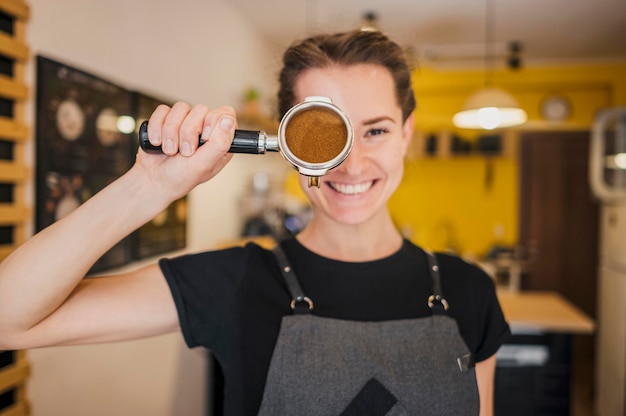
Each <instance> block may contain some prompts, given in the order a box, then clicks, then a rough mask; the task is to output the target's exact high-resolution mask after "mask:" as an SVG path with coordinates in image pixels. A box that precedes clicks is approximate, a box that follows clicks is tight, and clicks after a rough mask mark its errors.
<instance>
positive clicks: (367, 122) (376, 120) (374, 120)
mask: <svg viewBox="0 0 626 416" xmlns="http://www.w3.org/2000/svg"><path fill="white" fill-rule="evenodd" d="M386 120H388V121H391V122H393V123H395V120H394V119H393V118H391V117H389V116H380V117H374V118H370V119H368V120H364V121H363V125H364V126H369V125H371V124H376V123H379V122H381V121H386Z"/></svg>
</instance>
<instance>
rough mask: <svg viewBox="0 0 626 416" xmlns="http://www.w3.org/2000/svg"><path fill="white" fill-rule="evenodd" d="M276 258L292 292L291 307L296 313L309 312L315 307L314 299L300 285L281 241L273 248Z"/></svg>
mask: <svg viewBox="0 0 626 416" xmlns="http://www.w3.org/2000/svg"><path fill="white" fill-rule="evenodd" d="M272 252H273V253H274V256H275V257H276V260H277V261H278V266H279V267H280V272H281V273H282V275H283V278H284V279H285V282H286V283H287V289H288V290H289V293H290V294H291V303H290V306H291V309H292V310H293V313H294V314H298V315H299V314H307V313H310V312H311V310H312V309H313V301H312V300H311V299H310V298H308V297H307V296H305V295H304V291H303V290H302V287H300V283H299V282H298V278H297V277H296V274H295V273H294V271H293V268H292V267H291V264H289V260H288V259H287V255H286V254H285V252H284V251H283V249H282V248H281V247H280V243H278V244H276V247H274V249H273V250H272Z"/></svg>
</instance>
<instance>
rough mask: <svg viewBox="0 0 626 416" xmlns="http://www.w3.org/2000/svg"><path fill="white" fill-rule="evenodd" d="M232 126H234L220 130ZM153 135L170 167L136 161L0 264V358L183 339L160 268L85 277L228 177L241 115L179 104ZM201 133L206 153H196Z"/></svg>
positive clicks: (163, 115) (157, 116) (156, 121)
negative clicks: (144, 229)
mask: <svg viewBox="0 0 626 416" xmlns="http://www.w3.org/2000/svg"><path fill="white" fill-rule="evenodd" d="M226 118H227V119H228V120H230V121H232V122H231V123H226V124H227V125H226V126H225V127H226V128H225V129H224V128H220V122H221V121H223V120H225V119H226ZM149 126H150V129H151V132H152V133H151V134H153V135H154V136H155V140H157V143H155V144H160V141H161V137H163V138H165V139H168V140H167V141H168V142H169V144H168V146H167V153H168V154H169V155H170V156H171V157H168V156H164V155H147V154H145V153H143V152H141V151H139V152H138V154H137V161H136V163H135V165H134V166H133V167H132V168H131V169H130V171H128V172H127V173H126V174H124V175H123V176H122V177H121V178H120V179H118V180H117V181H115V182H114V183H113V184H111V185H109V186H108V187H106V188H105V189H103V190H102V191H101V192H99V193H98V194H97V195H95V196H94V197H92V198H91V199H90V200H88V201H87V202H86V203H84V204H83V205H81V206H80V207H79V208H78V209H77V210H75V211H74V212H72V213H71V214H70V215H68V216H67V217H65V218H63V219H62V220H60V221H58V222H56V223H54V224H53V225H51V226H50V227H48V228H47V229H45V230H43V231H42V232H40V233H39V234H37V235H36V236H34V237H33V238H32V239H30V240H29V241H27V242H26V243H25V244H23V245H22V246H21V247H20V248H18V249H17V250H15V251H14V252H13V253H12V254H11V255H10V256H9V257H8V258H7V259H6V260H5V261H4V262H3V263H2V264H0V349H22V348H31V347H36V346H43V345H53V344H66V343H89V342H103V341H113V340H122V339H130V338H137V337H139V336H148V335H155V334H158V333H163V332H166V331H171V330H175V329H176V327H177V316H176V311H175V309H174V305H173V301H172V299H171V296H170V295H169V289H168V288H167V285H166V283H165V281H164V279H163V276H162V274H161V271H160V270H159V268H158V266H156V265H153V266H150V267H147V268H144V269H142V270H138V271H135V272H132V273H128V274H126V275H124V276H119V277H110V278H97V279H88V280H83V277H84V276H85V274H86V273H87V272H88V270H89V269H90V268H91V266H92V265H93V264H94V263H95V262H96V260H97V259H98V258H100V257H101V256H102V255H103V254H104V253H105V252H106V251H107V250H108V249H109V248H111V247H112V246H113V245H115V244H116V243H117V242H118V241H120V240H121V239H122V238H124V237H125V236H126V235H128V234H129V233H131V232H132V231H134V230H135V229H137V228H138V227H140V226H141V225H143V224H144V223H146V222H147V221H149V220H150V219H151V218H153V217H154V216H156V215H157V214H158V213H159V212H161V211H162V210H163V209H165V208H166V207H167V206H168V205H169V204H170V203H171V202H172V201H174V200H176V199H178V198H179V197H181V196H183V195H185V194H186V193H187V192H189V191H190V190H191V189H193V187H195V186H196V185H197V184H198V183H201V182H204V181H206V180H208V179H210V178H211V177H213V176H214V175H215V174H217V172H219V170H221V168H222V167H223V166H224V165H225V164H226V162H227V161H228V160H229V159H230V155H228V154H227V151H228V148H229V146H230V141H231V140H232V134H233V130H234V127H235V126H234V112H233V111H232V109H229V108H221V109H218V110H214V111H209V110H208V109H207V108H206V107H203V106H196V107H194V108H193V109H191V108H189V106H187V105H186V104H182V103H179V104H177V105H175V106H174V107H172V108H171V109H170V108H169V107H166V106H161V107H159V108H158V109H157V110H156V111H155V113H154V114H153V116H152V117H151V119H150V123H149ZM203 131H204V139H205V141H208V143H207V144H206V145H205V146H203V147H202V148H201V149H199V150H198V151H197V152H196V147H197V143H198V134H200V132H203ZM151 139H152V137H151ZM169 139H171V140H169ZM183 143H189V144H190V146H191V150H190V151H186V152H185V154H186V155H185V156H182V155H180V154H176V153H177V151H178V148H179V147H181V149H182V147H183Z"/></svg>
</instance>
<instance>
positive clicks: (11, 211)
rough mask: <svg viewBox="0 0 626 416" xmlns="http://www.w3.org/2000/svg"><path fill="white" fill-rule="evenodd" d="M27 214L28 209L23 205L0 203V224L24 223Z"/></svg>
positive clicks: (28, 213) (28, 212)
mask: <svg viewBox="0 0 626 416" xmlns="http://www.w3.org/2000/svg"><path fill="white" fill-rule="evenodd" d="M29 215H30V210H29V209H28V208H26V207H24V206H19V205H15V204H12V205H9V204H0V225H6V224H16V223H24V222H26V221H27V220H28V217H29Z"/></svg>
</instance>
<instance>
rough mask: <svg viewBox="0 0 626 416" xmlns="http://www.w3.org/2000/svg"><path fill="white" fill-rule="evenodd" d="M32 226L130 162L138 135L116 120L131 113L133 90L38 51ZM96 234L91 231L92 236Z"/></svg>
mask: <svg viewBox="0 0 626 416" xmlns="http://www.w3.org/2000/svg"><path fill="white" fill-rule="evenodd" d="M36 64H37V98H36V112H37V114H36V125H37V127H36V144H37V155H36V159H37V160H36V169H37V175H36V221H35V223H36V228H37V230H38V231H39V230H41V229H43V228H45V227H47V226H49V225H51V224H52V223H54V222H55V221H57V220H59V219H61V218H63V217H65V216H66V215H68V214H69V213H70V212H72V211H73V210H74V209H76V208H77V207H78V206H80V205H81V204H82V203H84V202H85V201H87V200H88V199H89V198H90V197H91V196H93V195H94V194H95V193H97V192H98V191H100V190H101V189H102V188H104V187H105V186H106V185H108V184H109V183H111V182H112V181H114V180H115V179H117V178H118V177H119V176H121V175H122V174H123V173H124V172H126V171H127V170H128V169H129V168H130V167H131V165H132V163H133V160H134V155H135V153H136V150H137V139H136V134H135V131H134V128H133V130H132V131H121V130H120V128H119V127H118V121H119V120H120V117H122V116H127V117H128V116H130V117H134V115H133V111H134V109H133V93H132V92H131V91H128V90H126V89H124V88H122V87H120V86H118V85H115V84H114V83H112V82H109V81H107V80H105V79H102V78H100V77H98V76H95V75H93V74H90V73H88V72H85V71H82V70H80V69H77V68H74V67H71V66H69V65H65V64H63V63H60V62H57V61H54V60H52V59H49V58H46V57H43V56H37V58H36ZM97 237H98V236H94V238H97ZM131 244H132V240H131V239H130V238H126V239H124V240H122V241H121V242H119V243H118V244H117V245H115V246H114V247H113V248H111V250H109V251H108V252H107V253H106V254H105V255H103V256H102V258H101V259H100V260H98V262H97V263H96V264H95V265H94V266H93V268H92V270H91V272H99V271H102V270H105V269H108V268H112V267H116V266H121V265H123V264H125V263H127V262H129V261H130V260H131V258H132V247H131Z"/></svg>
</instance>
